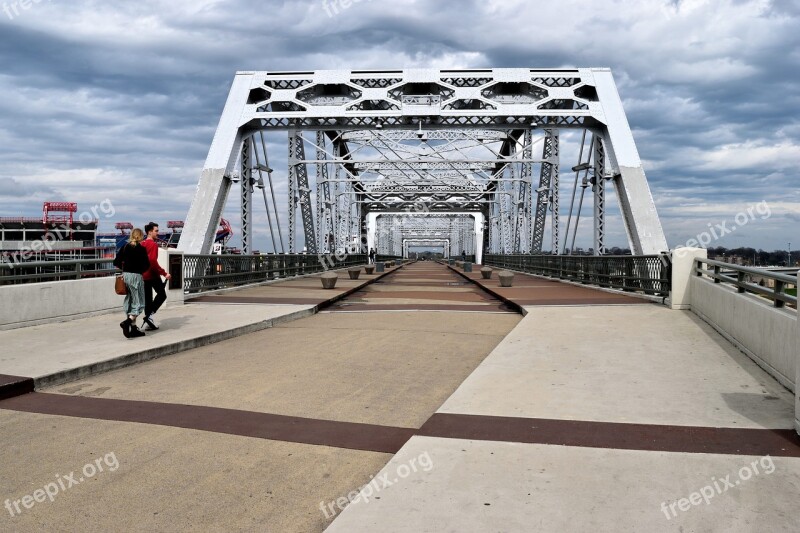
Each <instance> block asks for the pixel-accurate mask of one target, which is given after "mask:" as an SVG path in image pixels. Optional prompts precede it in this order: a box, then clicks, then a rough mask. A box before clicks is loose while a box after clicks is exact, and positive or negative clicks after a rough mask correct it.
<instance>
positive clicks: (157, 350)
mask: <svg viewBox="0 0 800 533" xmlns="http://www.w3.org/2000/svg"><path fill="white" fill-rule="evenodd" d="M403 266H404V265H399V266H397V267H394V268H392V269H390V270H387V271H386V272H383V273H381V274H380V275H378V276H375V277H374V278H372V279H370V280H364V283H362V284H360V285H357V286H355V287H351V288H350V289H348V290H347V291H345V292H343V293H340V294H337V295H336V296H334V297H332V298H329V299H327V300H325V301H323V302H320V303H319V304H317V305H315V306H312V307H310V308H309V309H304V310H302V311H295V312H293V313H289V314H286V315H283V316H279V317H275V318H270V319H268V320H263V321H260V322H254V323H252V324H247V325H244V326H239V327H236V328H233V329H229V330H225V331H219V332H217V333H211V334H208V335H202V336H200V337H195V338H192V339H186V340H182V341H177V342H173V343H170V344H166V345H163V346H157V347H154V348H148V349H146V350H141V351H139V352H135V353H129V354H125V355H120V356H117V357H112V358H111V359H107V360H105V361H100V362H97V363H91V364H88V365H82V366H79V367H76V368H70V369H67V370H62V371H59V372H55V373H53V374H48V375H45V376H40V377H37V378H28V377H17V378H16V379H15V380H8V383H2V382H0V400H5V399H8V398H12V397H14V396H20V395H22V394H27V393H29V392H33V391H34V390H39V389H43V388H48V387H55V386H58V385H62V384H64V383H69V382H70V381H77V380H79V379H84V378H87V377H90V376H94V375H97V374H103V373H105V372H111V371H112V370H118V369H120V368H125V367H128V366H132V365H136V364H139V363H144V362H147V361H152V360H153V359H158V358H161V357H165V356H168V355H174V354H176V353H181V352H185V351H187V350H192V349H194V348H200V347H203V346H208V345H210V344H215V343H217V342H221V341H225V340H228V339H232V338H234V337H238V336H239V335H247V334H248V333H255V332H257V331H262V330H264V329H268V328H271V327H274V326H277V325H279V324H283V323H286V322H292V321H294V320H299V319H301V318H306V317H309V316H312V315H315V314H317V313H319V312H320V311H321V310H323V309H325V308H327V307H329V306H330V305H332V304H333V303H335V302H337V301H339V300H341V299H343V298H346V297H347V296H349V295H351V294H353V293H355V292H357V291H359V290H361V289H363V288H364V287H366V286H367V285H369V284H371V283H375V282H376V281H378V280H380V279H381V278H383V277H384V276H387V275H389V274H391V273H392V272H396V271H397V270H399V269H401V268H403ZM282 281H285V280H282ZM11 377H12V376H9V378H11Z"/></svg>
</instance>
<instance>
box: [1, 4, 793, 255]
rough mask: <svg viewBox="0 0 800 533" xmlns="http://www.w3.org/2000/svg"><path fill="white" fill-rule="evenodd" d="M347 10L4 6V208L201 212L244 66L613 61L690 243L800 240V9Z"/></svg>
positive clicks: (674, 229) (679, 234) (130, 216)
mask: <svg viewBox="0 0 800 533" xmlns="http://www.w3.org/2000/svg"><path fill="white" fill-rule="evenodd" d="M342 1H343V0H338V1H337V0H327V2H326V3H323V0H314V1H310V2H308V1H297V2H277V1H261V2H256V1H207V0H192V1H189V0H170V1H161V2H158V1H150V0H137V1H117V2H100V1H92V0H71V1H69V2H67V1H66V0H39V1H37V0H29V1H28V2H26V3H24V5H20V2H19V1H17V2H14V1H9V0H0V5H2V10H3V11H2V12H0V65H2V66H1V67H0V95H2V98H0V158H2V166H0V216H19V215H25V216H38V215H39V214H40V213H41V205H42V202H43V201H44V200H68V201H75V202H78V204H79V209H80V210H81V211H84V210H90V209H91V207H92V206H96V205H99V204H100V203H101V202H102V201H103V200H105V199H108V200H110V201H111V202H112V203H113V205H114V208H115V211H116V212H115V214H114V217H113V218H111V219H108V220H106V219H104V218H103V214H102V212H101V213H100V215H101V220H102V224H103V225H104V226H103V227H104V229H108V230H110V229H111V228H112V223H113V222H114V221H120V220H130V221H132V222H134V223H136V224H138V225H141V224H143V223H144V222H146V221H147V220H150V219H153V220H156V221H166V220H170V219H183V218H185V216H186V212H187V210H188V206H189V203H190V201H191V198H192V195H193V194H194V190H195V186H196V183H197V178H198V176H199V172H200V169H201V167H202V164H203V161H204V159H205V156H206V154H207V151H208V147H209V144H210V141H211V138H212V136H213V133H214V129H215V127H216V124H217V121H218V119H219V114H220V112H221V110H222V107H223V105H224V102H225V98H226V96H227V92H228V89H229V87H230V83H231V80H232V78H233V75H234V72H235V71H237V70H312V69H324V68H329V69H334V68H352V69H367V68H376V69H395V68H412V67H437V68H439V67H440V68H475V67H534V68H547V67H594V66H596V67H610V68H611V69H612V71H613V73H614V75H615V77H616V80H617V84H618V86H619V91H620V94H621V96H622V99H623V104H624V106H625V109H626V111H627V114H628V120H629V122H630V124H631V127H632V128H633V130H634V137H635V139H636V142H637V146H638V149H639V153H640V155H641V157H642V159H643V161H644V164H645V171H646V172H647V176H648V180H649V182H650V186H651V189H652V192H653V196H654V198H655V201H656V205H657V207H658V211H659V214H660V216H661V220H662V223H663V225H664V229H665V232H666V235H667V240H668V241H669V243H670V245H671V246H675V245H680V244H684V243H685V242H686V241H687V240H688V239H690V238H692V237H695V236H697V235H698V234H700V233H701V232H703V231H705V230H707V229H708V225H709V224H712V225H716V224H720V223H723V222H726V221H727V223H728V225H729V226H730V225H731V224H732V223H733V221H734V219H735V217H736V215H737V214H738V213H740V212H746V210H747V208H748V207H750V206H754V205H758V204H760V205H762V206H763V205H767V206H768V207H769V210H768V212H769V217H766V218H764V217H762V216H760V215H759V216H756V217H755V219H754V220H751V221H749V222H748V223H747V224H746V225H745V226H742V227H740V228H739V229H738V230H737V231H736V232H735V233H732V234H729V235H727V236H725V237H723V238H721V239H719V240H718V241H715V242H714V243H713V245H718V246H726V247H736V246H740V245H749V246H755V247H761V248H765V249H768V250H772V249H778V248H780V249H785V248H786V245H787V242H789V241H794V244H793V246H795V247H796V248H800V235H799V234H798V232H797V230H796V228H797V227H798V223H800V170H798V167H799V166H800V0H606V1H604V2H596V1H590V0H562V1H559V2H552V1H548V2H543V1H540V0H484V1H472V0H467V1H464V0H459V1H453V2H444V1H432V0H393V1H391V2H381V1H378V0H371V1H369V0H362V1H360V2H355V1H354V2H352V3H350V4H349V6H348V7H344V5H343V4H342ZM345 3H347V2H345ZM326 5H327V6H328V8H326V7H325V6H326ZM332 6H335V8H334V7H332ZM231 197H232V198H233V197H234V195H231ZM762 202H766V204H763V203H762ZM235 212H236V206H235V205H234V204H233V200H231V202H230V207H229V209H228V211H227V212H226V216H227V215H230V216H231V218H232V219H233V220H232V222H234V225H235V224H236V220H235V219H236V218H237V217H236V216H235V215H234V213H235ZM611 236H612V239H611V240H612V242H609V243H608V244H609V245H620V246H626V242H625V240H624V237H623V232H622V228H621V226H619V225H617V227H616V228H615V229H614V230H613V231H612V232H611ZM259 239H261V243H262V245H263V243H266V233H265V230H263V229H261V230H259ZM586 244H587V245H588V243H586ZM256 246H257V247H258V246H259V240H258V239H257V241H256Z"/></svg>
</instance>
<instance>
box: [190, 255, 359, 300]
mask: <svg viewBox="0 0 800 533" xmlns="http://www.w3.org/2000/svg"><path fill="white" fill-rule="evenodd" d="M366 262H367V256H366V255H365V254H349V255H346V256H344V257H343V258H342V259H341V260H339V259H338V258H337V257H334V256H331V257H328V256H317V255H308V254H275V255H184V256H183V288H184V292H187V293H197V292H202V291H210V290H215V289H224V288H228V287H237V286H239V285H247V284H250V283H260V282H264V281H270V280H275V279H281V278H290V277H293V276H302V275H305V274H313V273H315V272H324V271H325V270H330V269H337V268H344V267H348V266H354V265H363V264H365V263H366Z"/></svg>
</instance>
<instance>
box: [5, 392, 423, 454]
mask: <svg viewBox="0 0 800 533" xmlns="http://www.w3.org/2000/svg"><path fill="white" fill-rule="evenodd" d="M0 408H2V409H12V410H15V411H24V412H27V413H41V414H48V415H60V416H73V417H80V418H92V419H96V420H115V421H121V422H139V423H143V424H155V425H160V426H170V427H178V428H185V429H198V430H202V431H213V432H215V433H226V434H229V435H241V436H244V437H256V438H260V439H270V440H278V441H286V442H299V443H303V444H317V445H321V446H333V447H335V448H348V449H351V450H364V451H372V452H383V453H396V452H397V451H398V450H399V449H400V448H401V447H402V446H403V444H405V443H406V441H407V440H408V439H410V438H411V436H412V435H413V434H414V431H415V430H414V429H410V428H400V427H391V426H377V425H373V424H358V423H354V422H337V421H333V420H318V419H313V418H302V417H297V416H284V415H275V414H270V413H257V412H253V411H240V410H237V409H222V408H219V407H206V406H202V405H182V404H174V403H156V402H141V401H134V400H115V399H111V398H90V397H86V396H67V395H61V394H48V393H39V392H35V393H31V394H26V395H24V396H18V397H16V398H11V399H8V400H5V401H3V402H0Z"/></svg>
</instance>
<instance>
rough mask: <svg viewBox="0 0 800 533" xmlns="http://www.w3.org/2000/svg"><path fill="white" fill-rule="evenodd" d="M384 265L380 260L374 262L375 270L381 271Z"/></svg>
mask: <svg viewBox="0 0 800 533" xmlns="http://www.w3.org/2000/svg"><path fill="white" fill-rule="evenodd" d="M384 266H385V265H384V264H383V262H382V261H378V262H377V263H375V272H383V270H384Z"/></svg>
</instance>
